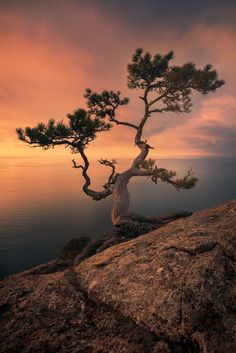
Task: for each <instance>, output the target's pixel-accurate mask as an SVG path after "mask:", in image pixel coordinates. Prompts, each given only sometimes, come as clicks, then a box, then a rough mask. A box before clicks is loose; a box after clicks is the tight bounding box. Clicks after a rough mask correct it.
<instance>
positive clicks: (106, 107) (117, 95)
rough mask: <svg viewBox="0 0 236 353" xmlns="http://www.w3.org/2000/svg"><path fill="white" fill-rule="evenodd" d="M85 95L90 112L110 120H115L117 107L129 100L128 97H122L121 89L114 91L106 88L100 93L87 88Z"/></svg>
mask: <svg viewBox="0 0 236 353" xmlns="http://www.w3.org/2000/svg"><path fill="white" fill-rule="evenodd" d="M84 97H85V98H86V99H87V106H88V111H89V113H90V114H93V115H95V116H97V117H99V118H102V119H104V118H106V117H108V119H109V120H110V121H113V119H114V118H115V113H116V109H117V108H118V107H119V106H121V105H126V104H128V102H129V99H128V98H127V97H124V98H121V92H120V91H117V92H114V91H105V90H104V91H102V93H101V94H99V93H97V92H93V91H92V90H91V89H89V88H87V89H86V91H85V94H84Z"/></svg>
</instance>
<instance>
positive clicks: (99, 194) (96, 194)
mask: <svg viewBox="0 0 236 353" xmlns="http://www.w3.org/2000/svg"><path fill="white" fill-rule="evenodd" d="M79 153H80V155H81V157H82V158H83V161H84V166H82V165H77V164H76V162H75V160H74V159H73V160H72V163H73V168H81V169H82V176H83V177H84V179H85V183H84V185H83V191H84V192H85V194H86V195H88V196H89V197H92V199H93V200H95V201H99V200H102V199H104V198H106V197H107V196H109V195H111V194H112V191H111V190H110V188H109V185H108V186H107V187H106V188H105V190H103V191H94V190H92V189H90V188H89V186H90V185H91V180H90V177H89V175H88V173H87V170H88V168H89V161H88V158H87V156H86V155H85V153H84V149H83V148H80V150H79Z"/></svg>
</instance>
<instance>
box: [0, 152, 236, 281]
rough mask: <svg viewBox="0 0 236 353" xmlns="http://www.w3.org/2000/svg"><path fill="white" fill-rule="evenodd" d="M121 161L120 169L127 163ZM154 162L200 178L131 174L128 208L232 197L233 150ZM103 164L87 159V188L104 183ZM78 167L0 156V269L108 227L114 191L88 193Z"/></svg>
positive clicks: (186, 206) (155, 210) (158, 209)
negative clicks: (183, 186)
mask: <svg viewBox="0 0 236 353" xmlns="http://www.w3.org/2000/svg"><path fill="white" fill-rule="evenodd" d="M130 163H131V162H130V161H129V160H122V161H120V164H118V171H122V170H125V169H126V168H127V167H128V166H129V165H130ZM157 165H158V166H159V167H163V168H168V169H171V170H175V171H177V173H178V175H179V176H181V175H184V173H185V172H186V171H187V170H188V169H189V168H192V170H193V172H194V174H195V176H196V177H198V179H199V181H198V183H197V185H196V186H195V188H193V189H191V190H184V191H180V192H178V191H176V190H175V189H174V188H173V187H172V186H171V185H168V184H165V183H162V182H160V183H158V184H157V185H155V184H154V183H153V182H151V181H150V180H149V179H146V178H141V177H136V178H133V179H132V180H131V181H130V183H129V190H130V195H131V204H130V210H131V211H134V212H138V213H141V214H144V215H158V214H164V213H168V212H172V211H179V210H187V211H197V210H201V209H203V208H208V207H212V206H214V205H217V204H219V203H222V202H225V201H227V200H231V199H235V198H236V159H235V158H216V157H214V158H213V157H212V158H210V157H209V158H178V159H176V158H175V159H160V160H158V161H157ZM108 175H109V170H108V168H106V167H104V166H101V165H100V164H99V163H97V161H95V160H94V161H92V163H91V170H90V177H91V180H92V186H91V187H92V188H94V189H95V190H102V189H103V188H102V185H104V183H105V181H106V178H107V176H108ZM82 185H83V179H82V176H81V170H80V169H73V168H72V165H71V161H70V159H66V158H61V159H59V158H58V159H51V157H50V158H48V159H47V158H43V159H39V158H36V159H34V158H1V159H0V189H1V190H0V276H1V277H3V276H7V275H10V274H13V273H16V272H19V271H23V270H26V269H28V268H30V267H32V266H35V265H38V264H41V263H44V262H46V261H49V260H51V259H54V258H55V257H56V256H57V254H58V253H59V252H60V250H61V249H62V248H63V246H64V245H65V244H66V243H67V242H68V241H69V240H71V239H72V238H76V237H78V236H82V235H87V236H90V237H91V238H93V239H95V238H97V237H98V236H100V235H102V234H103V233H104V232H106V231H107V230H108V229H109V228H110V227H111V220H110V212H111V207H112V197H111V196H110V197H108V198H106V199H104V200H102V201H99V202H98V201H93V200H92V199H90V198H89V197H87V196H86V195H85V194H84V193H83V192H82Z"/></svg>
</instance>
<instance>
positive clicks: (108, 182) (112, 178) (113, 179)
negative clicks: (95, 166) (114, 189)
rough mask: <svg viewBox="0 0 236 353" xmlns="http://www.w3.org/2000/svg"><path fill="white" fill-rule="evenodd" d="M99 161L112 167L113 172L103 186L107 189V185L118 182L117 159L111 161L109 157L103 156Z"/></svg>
mask: <svg viewBox="0 0 236 353" xmlns="http://www.w3.org/2000/svg"><path fill="white" fill-rule="evenodd" d="M98 162H99V163H100V164H102V165H105V166H106V167H110V168H111V169H112V172H111V174H110V176H109V178H108V181H107V183H106V184H104V185H103V187H104V188H105V189H106V188H107V187H109V186H111V185H113V184H115V182H116V179H117V176H118V174H117V173H116V169H115V164H117V161H116V160H115V159H112V160H111V161H109V160H108V159H102V158H101V159H100V160H99V161H98Z"/></svg>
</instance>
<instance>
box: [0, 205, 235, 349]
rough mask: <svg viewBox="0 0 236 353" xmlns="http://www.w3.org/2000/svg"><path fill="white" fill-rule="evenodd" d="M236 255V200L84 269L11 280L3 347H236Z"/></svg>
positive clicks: (1, 301)
mask: <svg viewBox="0 0 236 353" xmlns="http://www.w3.org/2000/svg"><path fill="white" fill-rule="evenodd" d="M235 257H236V200H234V201H230V202H227V203H224V204H221V205H219V206H217V207H215V208H211V209H207V210H203V211H200V212H196V213H195V214H193V215H192V216H191V217H189V218H185V219H180V220H177V221H174V222H172V223H170V224H168V225H166V226H164V227H162V228H160V229H158V230H155V231H153V232H150V233H148V234H145V235H143V236H140V237H138V238H136V239H134V240H131V241H129V242H126V243H122V244H119V245H116V246H113V247H111V248H109V249H107V250H105V251H104V252H101V253H99V254H97V255H95V256H93V257H91V258H89V259H87V260H85V261H83V262H82V263H81V264H79V265H78V266H76V267H70V268H67V269H65V270H63V269H61V270H58V269H55V271H56V272H52V273H45V267H47V264H46V265H44V266H43V267H42V266H39V267H38V268H34V269H31V270H29V271H25V272H22V273H20V274H16V275H13V276H10V277H8V278H6V279H5V280H3V281H1V282H0V287H1V289H0V314H1V316H0V325H1V331H0V352H4V353H14V352H17V353H18V352H27V353H33V352H40V353H44V352H73V353H85V352H88V353H98V352H100V353H103V352H107V353H108V352H109V353H112V352H114V353H115V352H119V353H120V352H127V353H128V352H130V353H134V352H135V353H139V352H140V353H141V352H142V353H143V352H147V353H148V352H150V353H151V352H154V353H190V352H191V353H229V352H230V353H232V352H234V351H235V350H236V343H235V336H236V315H235V309H236V299H235V298H236V295H235V294H236V276H235ZM42 268H43V269H44V270H43V271H42V270H41V269H42ZM43 272H44V273H43Z"/></svg>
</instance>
